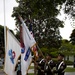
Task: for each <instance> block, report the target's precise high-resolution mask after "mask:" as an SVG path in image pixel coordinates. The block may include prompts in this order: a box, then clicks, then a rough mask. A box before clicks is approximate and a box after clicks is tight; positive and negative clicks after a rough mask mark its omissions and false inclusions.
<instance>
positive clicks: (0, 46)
mask: <svg viewBox="0 0 75 75" xmlns="http://www.w3.org/2000/svg"><path fill="white" fill-rule="evenodd" d="M10 31H11V32H12V33H13V34H14V32H13V31H12V30H10ZM4 52H5V51H4V26H2V25H0V54H4Z"/></svg>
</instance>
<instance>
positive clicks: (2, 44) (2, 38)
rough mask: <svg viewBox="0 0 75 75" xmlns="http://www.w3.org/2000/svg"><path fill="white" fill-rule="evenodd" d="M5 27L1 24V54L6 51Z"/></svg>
mask: <svg viewBox="0 0 75 75" xmlns="http://www.w3.org/2000/svg"><path fill="white" fill-rule="evenodd" d="M3 50H4V27H3V26H1V25H0V54H2V53H4V51H3Z"/></svg>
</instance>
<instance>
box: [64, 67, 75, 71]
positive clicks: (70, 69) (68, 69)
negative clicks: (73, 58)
mask: <svg viewBox="0 0 75 75" xmlns="http://www.w3.org/2000/svg"><path fill="white" fill-rule="evenodd" d="M65 72H75V68H70V67H68V68H66V70H65Z"/></svg>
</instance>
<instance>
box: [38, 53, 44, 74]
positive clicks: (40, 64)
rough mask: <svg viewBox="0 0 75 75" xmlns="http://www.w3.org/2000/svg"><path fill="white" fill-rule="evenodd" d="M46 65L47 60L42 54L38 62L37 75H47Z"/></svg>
mask: <svg viewBox="0 0 75 75" xmlns="http://www.w3.org/2000/svg"><path fill="white" fill-rule="evenodd" d="M44 65H45V59H44V58H43V57H42V55H41V54H39V58H38V62H37V71H38V72H37V75H45V73H44Z"/></svg>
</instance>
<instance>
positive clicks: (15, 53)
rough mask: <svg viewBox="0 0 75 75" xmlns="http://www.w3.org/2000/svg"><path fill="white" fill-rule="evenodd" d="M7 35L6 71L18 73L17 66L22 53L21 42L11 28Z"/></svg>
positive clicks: (12, 73)
mask: <svg viewBox="0 0 75 75" xmlns="http://www.w3.org/2000/svg"><path fill="white" fill-rule="evenodd" d="M6 36H7V38H6V51H5V66H4V71H5V73H6V74H7V75H16V74H15V66H16V64H17V60H18V58H19V56H20V55H21V47H20V43H19V42H18V40H17V39H16V38H15V37H14V35H13V34H12V33H11V32H10V31H9V30H7V35H6Z"/></svg>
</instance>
